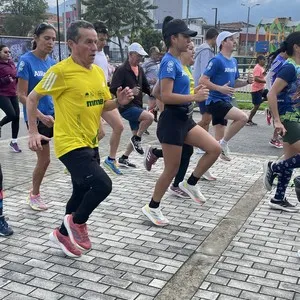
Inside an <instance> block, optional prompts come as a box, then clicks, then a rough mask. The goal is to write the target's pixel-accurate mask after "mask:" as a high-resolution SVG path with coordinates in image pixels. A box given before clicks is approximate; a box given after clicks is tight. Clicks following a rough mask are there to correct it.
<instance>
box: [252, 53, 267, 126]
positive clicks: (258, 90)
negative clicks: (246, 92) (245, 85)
mask: <svg viewBox="0 0 300 300" xmlns="http://www.w3.org/2000/svg"><path fill="white" fill-rule="evenodd" d="M265 64H266V58H265V57H264V56H263V55H259V56H258V57H257V58H256V66H255V67H254V69H253V76H254V82H253V83H252V85H251V96H252V103H253V105H254V106H253V108H252V110H251V112H250V116H249V119H248V122H247V125H248V126H253V125H257V124H256V123H254V122H253V121H252V118H253V117H254V116H255V114H256V112H257V110H258V109H259V106H260V104H261V103H262V102H263V101H265V100H267V99H266V96H267V94H268V90H266V89H265V84H266V80H265V76H266V73H265V69H264V66H265Z"/></svg>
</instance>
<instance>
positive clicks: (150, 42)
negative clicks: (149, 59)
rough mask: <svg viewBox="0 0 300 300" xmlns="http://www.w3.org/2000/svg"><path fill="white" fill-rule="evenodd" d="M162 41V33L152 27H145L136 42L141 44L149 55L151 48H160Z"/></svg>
mask: <svg viewBox="0 0 300 300" xmlns="http://www.w3.org/2000/svg"><path fill="white" fill-rule="evenodd" d="M162 40H163V37H162V34H161V32H159V31H157V30H155V29H153V28H151V27H143V28H142V29H141V31H140V33H139V36H138V37H137V38H136V40H135V41H136V42H138V43H140V44H141V45H142V46H143V48H144V49H145V51H146V52H148V53H149V50H150V48H151V47H153V46H156V47H158V48H160V47H161V44H162ZM160 50H161V49H160Z"/></svg>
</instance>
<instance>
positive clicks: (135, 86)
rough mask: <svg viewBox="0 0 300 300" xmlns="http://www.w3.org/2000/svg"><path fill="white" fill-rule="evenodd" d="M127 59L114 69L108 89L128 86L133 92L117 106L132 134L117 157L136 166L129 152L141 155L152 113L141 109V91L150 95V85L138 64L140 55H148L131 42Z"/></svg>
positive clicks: (126, 164)
mask: <svg viewBox="0 0 300 300" xmlns="http://www.w3.org/2000/svg"><path fill="white" fill-rule="evenodd" d="M128 53H129V54H128V59H127V60H126V61H125V62H124V63H123V64H122V65H121V66H120V67H119V68H117V70H116V71H115V73H114V75H113V78H112V80H111V85H110V91H111V93H112V94H114V95H115V94H116V91H117V89H118V87H120V86H122V87H125V86H128V87H129V88H130V89H132V90H133V92H134V99H133V101H132V102H131V103H130V104H128V105H125V106H123V107H119V111H120V114H121V116H122V117H123V118H124V119H126V120H128V121H129V125H130V128H131V131H132V134H133V136H132V137H131V139H130V143H129V145H128V146H127V149H126V151H125V153H124V154H123V155H122V157H120V158H119V164H120V165H122V166H125V167H133V168H135V167H136V166H135V165H134V164H133V163H131V162H130V161H129V160H128V157H129V155H130V153H131V152H132V151H133V150H135V151H136V152H138V153H139V154H141V155H143V154H144V150H143V148H142V144H141V137H142V135H143V133H144V132H145V131H146V130H147V129H148V127H149V126H150V125H151V124H152V122H153V115H152V114H151V113H150V112H148V111H146V110H144V109H143V93H145V94H148V95H149V96H150V94H151V91H150V86H149V83H148V81H147V78H146V76H145V73H144V71H143V68H142V67H141V66H140V65H139V64H140V62H141V60H142V57H143V56H146V55H148V54H147V52H145V50H144V49H143V47H142V46H141V45H140V44H138V43H132V44H131V45H130V46H129V47H128Z"/></svg>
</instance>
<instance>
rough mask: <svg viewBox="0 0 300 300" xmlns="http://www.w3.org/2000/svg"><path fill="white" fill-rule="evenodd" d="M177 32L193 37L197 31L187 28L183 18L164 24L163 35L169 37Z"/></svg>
mask: <svg viewBox="0 0 300 300" xmlns="http://www.w3.org/2000/svg"><path fill="white" fill-rule="evenodd" d="M178 33H181V34H185V35H188V36H190V37H195V36H196V35H197V33H198V32H197V31H194V30H191V29H189V28H188V27H187V25H186V24H185V22H184V21H183V20H179V19H174V20H172V21H170V22H168V23H167V24H166V27H165V29H164V37H169V36H171V35H174V34H178Z"/></svg>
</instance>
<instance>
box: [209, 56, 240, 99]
mask: <svg viewBox="0 0 300 300" xmlns="http://www.w3.org/2000/svg"><path fill="white" fill-rule="evenodd" d="M204 75H206V76H207V77H209V78H210V81H211V82H212V83H214V84H216V85H225V84H226V83H228V82H230V84H229V86H230V87H234V85H235V81H236V79H238V78H239V77H240V74H239V70H238V66H237V61H236V59H235V58H233V57H232V58H226V57H225V56H224V55H223V54H221V53H218V54H217V55H216V56H215V57H214V58H212V59H211V60H210V61H209V63H208V65H207V67H206V70H205V71H204ZM231 99H232V98H231V97H230V96H228V95H225V94H222V93H220V92H218V91H213V90H211V91H209V95H208V99H207V100H206V105H209V104H210V103H211V102H218V101H228V102H230V101H231Z"/></svg>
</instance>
